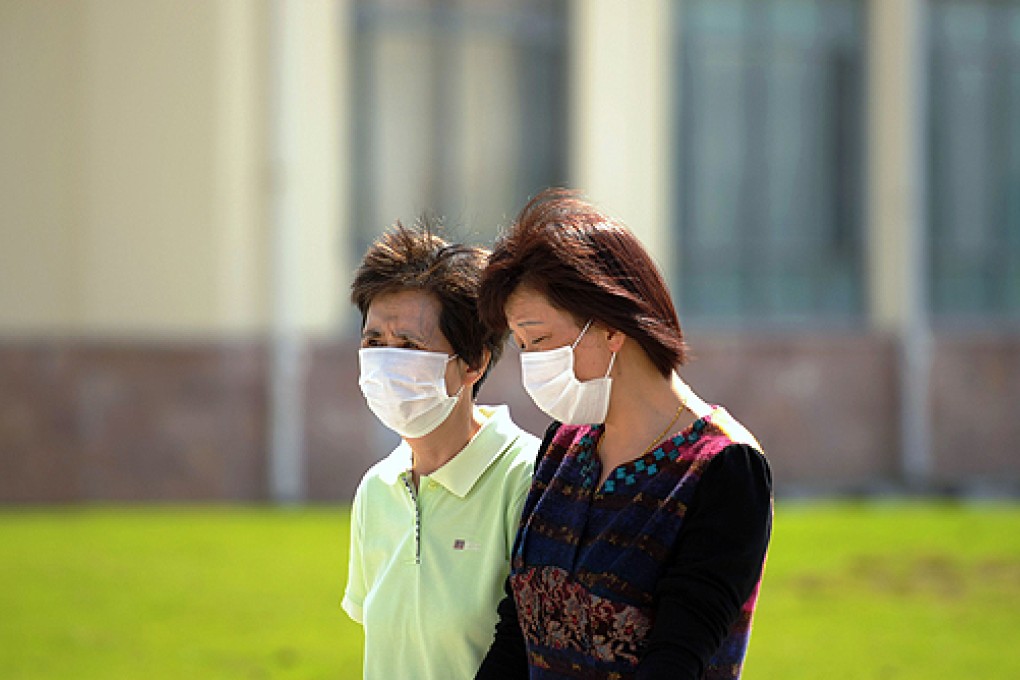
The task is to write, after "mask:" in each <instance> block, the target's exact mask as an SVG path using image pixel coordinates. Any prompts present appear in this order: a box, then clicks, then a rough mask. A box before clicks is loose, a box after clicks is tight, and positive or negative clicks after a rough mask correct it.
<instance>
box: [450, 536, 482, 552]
mask: <svg viewBox="0 0 1020 680" xmlns="http://www.w3.org/2000/svg"><path fill="white" fill-rule="evenodd" d="M453 549H454V550H471V551H475V550H481V549H482V546H481V544H480V543H477V542H475V541H469V540H468V539H466V538H458V539H455V540H454V541H453Z"/></svg>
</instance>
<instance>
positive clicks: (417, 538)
mask: <svg viewBox="0 0 1020 680" xmlns="http://www.w3.org/2000/svg"><path fill="white" fill-rule="evenodd" d="M407 477H408V473H406V472H405V473H404V474H403V475H402V477H401V478H402V479H403V480H404V488H406V489H407V493H408V494H409V495H410V496H411V503H412V504H413V505H414V563H415V564H421V509H420V508H419V507H418V494H416V493H415V492H414V486H412V484H411V482H409V481H408V479H407Z"/></svg>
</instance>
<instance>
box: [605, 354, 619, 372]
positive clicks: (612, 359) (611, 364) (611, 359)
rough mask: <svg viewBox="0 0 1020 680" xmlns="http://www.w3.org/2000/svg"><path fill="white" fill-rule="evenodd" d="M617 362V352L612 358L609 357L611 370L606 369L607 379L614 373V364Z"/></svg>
mask: <svg viewBox="0 0 1020 680" xmlns="http://www.w3.org/2000/svg"><path fill="white" fill-rule="evenodd" d="M615 361H616V352H613V353H612V355H610V357H609V368H607V369H606V375H605V376H604V377H606V378H608V377H609V374H610V373H611V372H612V371H613V363H614V362H615Z"/></svg>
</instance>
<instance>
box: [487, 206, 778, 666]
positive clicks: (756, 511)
mask: <svg viewBox="0 0 1020 680" xmlns="http://www.w3.org/2000/svg"><path fill="white" fill-rule="evenodd" d="M479 311H480V313H481V314H482V317H483V320H484V321H485V322H486V324H487V326H488V327H489V328H490V329H492V330H493V331H495V332H497V333H502V332H506V331H507V330H508V329H509V331H511V332H512V334H513V337H514V340H515V341H516V343H517V345H518V346H519V347H520V349H521V371H522V380H523V382H524V387H525V389H526V390H527V391H528V393H529V394H530V395H531V397H532V399H533V400H534V401H535V403H536V405H538V407H539V408H540V409H542V410H543V411H544V412H545V413H546V414H547V415H549V416H550V417H551V418H552V419H553V421H554V422H553V423H552V425H551V426H550V427H549V429H548V431H547V432H546V435H545V440H544V441H543V443H542V447H541V449H540V452H539V463H538V465H537V467H536V470H535V477H534V480H533V483H532V487H531V491H530V493H529V495H528V498H527V500H526V501H525V505H524V512H523V515H522V517H521V524H520V528H519V530H518V533H517V538H516V540H515V542H514V549H513V555H512V561H511V571H510V576H509V578H508V579H507V587H506V590H507V597H506V598H505V599H504V600H503V601H502V602H501V603H500V605H499V622H498V623H497V625H496V634H495V639H494V641H493V644H492V647H491V648H490V650H489V653H488V655H487V656H486V658H485V660H484V661H483V663H482V666H481V668H480V670H479V672H478V676H477V677H478V678H483V679H488V678H527V677H530V678H645V679H649V678H674V679H676V678H690V679H697V678H712V679H716V678H737V677H739V676H740V672H741V668H742V666H743V661H744V656H745V653H746V650H747V643H748V639H749V636H750V628H751V617H752V614H753V612H754V607H755V603H756V600H757V593H758V587H759V584H760V581H761V575H762V567H763V563H764V559H765V552H766V548H767V546H768V541H769V535H770V531H771V523H772V491H771V488H772V487H771V476H770V472H769V467H768V463H767V462H766V460H765V458H764V456H763V455H762V453H761V448H760V446H759V445H758V443H757V442H756V441H755V439H754V438H753V437H752V436H751V434H750V433H749V432H747V430H746V429H744V428H743V427H742V426H741V425H740V424H739V423H737V421H736V420H734V419H733V418H732V417H731V416H730V415H729V414H728V413H727V412H726V411H725V409H723V408H721V407H718V406H710V405H708V404H706V403H705V402H704V401H702V399H701V398H699V397H698V396H697V395H696V394H695V393H694V392H693V391H692V390H691V389H690V387H688V386H687V384H685V383H684V382H683V381H682V380H681V379H680V376H679V375H678V374H677V369H678V368H679V367H680V366H681V365H682V364H683V361H684V358H685V345H684V339H683V333H682V331H681V329H680V323H679V321H678V319H677V315H676V311H675V309H674V307H673V303H672V301H671V299H670V295H669V292H668V289H667V287H666V285H665V282H664V280H663V278H662V275H661V274H660V273H659V270H658V268H657V267H656V266H655V264H654V262H653V261H652V259H651V257H649V255H648V253H647V252H646V251H645V249H644V248H643V247H642V246H641V244H640V242H639V241H638V240H637V239H636V238H635V237H634V235H633V234H632V233H631V232H630V231H628V230H627V229H626V227H624V226H623V225H621V224H619V223H618V222H616V221H615V220H613V219H611V218H610V217H608V216H607V215H605V214H604V213H603V212H601V211H600V210H598V209H597V208H595V207H594V206H592V205H591V204H590V203H588V202H586V201H585V200H583V199H581V198H580V197H579V196H578V195H577V194H575V193H573V192H570V191H566V190H562V189H551V190H547V191H545V192H543V193H542V194H540V195H539V196H537V197H536V198H535V199H533V200H532V201H531V202H530V203H529V204H528V205H527V206H526V207H525V208H524V210H523V211H522V212H521V214H520V216H519V217H518V218H517V220H516V221H515V222H514V224H513V225H512V226H511V227H510V228H509V230H508V231H507V232H506V233H504V234H503V235H502V236H501V237H500V238H499V239H498V240H497V242H496V244H495V247H494V248H493V252H492V255H491V256H490V258H489V263H488V266H487V268H486V270H485V273H484V275H483V279H482V286H481V291H480V295H479Z"/></svg>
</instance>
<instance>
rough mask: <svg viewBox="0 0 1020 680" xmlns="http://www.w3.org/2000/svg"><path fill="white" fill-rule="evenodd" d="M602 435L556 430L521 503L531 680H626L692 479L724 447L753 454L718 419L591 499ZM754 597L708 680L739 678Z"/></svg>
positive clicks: (613, 478) (519, 570)
mask: <svg viewBox="0 0 1020 680" xmlns="http://www.w3.org/2000/svg"><path fill="white" fill-rule="evenodd" d="M601 434H602V427H601V426H561V427H560V428H559V429H558V431H557V432H556V434H555V435H554V437H553V439H552V441H551V443H550V445H549V447H548V449H547V451H546V452H545V455H544V456H543V458H542V460H541V463H540V464H539V466H538V468H537V469H536V471H535V481H534V484H533V485H532V490H531V492H530V494H529V496H528V498H527V501H526V502H525V507H524V514H523V520H522V525H521V528H520V530H519V532H518V535H517V539H516V541H515V545H514V555H513V560H512V565H511V581H512V585H513V591H514V599H515V602H516V605H517V615H518V620H519V622H520V626H521V630H522V632H523V633H524V638H525V642H526V645H527V652H528V662H529V665H530V667H531V677H532V678H607V679H617V678H618V679H621V680H622V679H625V678H632V677H634V675H635V674H636V671H637V664H638V661H639V659H640V655H641V652H642V649H643V646H644V641H645V639H646V638H647V636H648V633H649V631H650V630H651V626H652V623H653V618H654V606H653V604H654V593H655V587H656V582H657V580H658V578H659V577H660V575H661V574H662V573H663V571H664V568H665V563H666V561H667V558H668V557H669V554H670V548H671V546H672V545H673V544H674V542H675V539H676V537H677V535H678V534H679V532H680V529H681V527H682V526H683V521H684V514H685V512H686V510H687V507H688V505H689V504H690V501H691V499H692V497H693V495H694V492H695V490H696V489H697V486H698V482H699V480H700V479H701V475H702V473H703V472H704V470H705V468H706V466H707V465H708V463H709V462H711V460H712V459H713V458H714V457H715V456H716V455H717V454H718V453H720V452H721V451H722V450H723V449H725V448H726V447H727V446H729V445H730V444H733V443H747V444H751V445H753V446H755V448H759V447H758V445H757V442H755V441H754V439H753V437H751V435H750V434H749V433H748V432H747V431H746V430H744V428H743V427H742V426H740V425H739V424H738V423H737V422H736V421H735V420H733V419H732V418H731V417H730V416H729V415H728V414H727V413H726V412H725V410H724V409H721V408H717V409H715V410H714V411H713V412H712V414H711V415H709V416H707V417H706V418H702V419H699V420H698V421H696V422H695V423H694V424H693V425H692V426H691V427H689V428H688V429H687V430H685V431H684V432H682V433H680V434H677V435H676V436H674V437H672V438H670V439H667V440H666V441H664V442H663V443H662V444H661V445H660V446H659V447H658V448H656V449H654V450H653V451H650V452H649V453H647V454H645V455H644V456H642V457H641V458H639V459H637V460H635V461H631V462H630V463H627V464H625V465H622V466H620V467H618V468H616V469H615V470H613V471H612V473H611V474H610V476H609V478H608V479H607V480H606V482H605V483H604V484H603V485H602V487H601V488H599V489H595V485H596V484H597V482H598V477H599V469H598V466H599V463H598V461H597V459H596V458H595V445H596V443H597V441H598V438H599V437H600V436H601ZM759 450H760V449H759ZM759 585H760V578H759ZM757 595H758V586H755V588H754V592H753V593H752V594H751V596H750V597H749V598H748V600H747V601H746V602H745V603H744V605H743V608H742V610H741V612H740V616H739V617H738V619H737V620H736V621H734V622H733V625H732V627H731V628H730V631H729V634H728V636H727V637H726V638H725V640H724V641H723V643H722V644H721V645H720V647H719V649H718V650H717V652H716V653H715V655H714V657H713V658H712V659H711V660H710V662H709V664H708V666H707V668H706V672H705V674H704V676H703V677H704V678H706V679H707V680H723V679H731V678H739V676H740V670H741V667H742V665H743V660H744V655H745V654H746V651H747V644H748V640H749V637H750V632H751V618H752V615H753V612H754V607H755V603H756V601H757Z"/></svg>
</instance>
